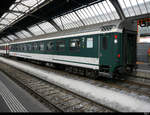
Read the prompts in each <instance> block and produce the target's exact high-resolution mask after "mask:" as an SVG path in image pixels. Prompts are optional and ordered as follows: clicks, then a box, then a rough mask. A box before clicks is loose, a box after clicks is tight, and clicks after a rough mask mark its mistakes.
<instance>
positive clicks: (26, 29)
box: [24, 28, 35, 36]
mask: <svg viewBox="0 0 150 115" xmlns="http://www.w3.org/2000/svg"><path fill="white" fill-rule="evenodd" d="M24 30H25V31H27V32H29V33H30V34H31V35H32V36H35V35H34V34H33V33H32V32H31V31H30V30H29V29H28V28H25V29H24Z"/></svg>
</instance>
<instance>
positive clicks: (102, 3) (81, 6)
mask: <svg viewBox="0 0 150 115" xmlns="http://www.w3.org/2000/svg"><path fill="white" fill-rule="evenodd" d="M0 2H2V3H0V5H2V6H1V9H0V10H1V12H0V17H1V18H0V39H1V41H0V42H1V43H3V42H11V41H14V40H17V39H24V38H30V37H33V36H39V35H42V34H47V33H53V32H59V31H64V30H69V29H72V28H80V27H83V26H87V25H93V24H98V23H103V22H109V21H112V20H127V19H129V20H134V19H140V18H147V17H148V16H149V15H150V0H1V1H0Z"/></svg>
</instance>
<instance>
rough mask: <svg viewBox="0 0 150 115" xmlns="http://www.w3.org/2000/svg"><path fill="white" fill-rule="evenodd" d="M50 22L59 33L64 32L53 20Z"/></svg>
mask: <svg viewBox="0 0 150 115" xmlns="http://www.w3.org/2000/svg"><path fill="white" fill-rule="evenodd" d="M48 22H49V23H50V24H52V25H53V26H54V27H55V28H56V30H57V31H62V29H61V28H60V27H59V26H58V25H57V24H56V23H55V22H54V21H53V20H50V21H48Z"/></svg>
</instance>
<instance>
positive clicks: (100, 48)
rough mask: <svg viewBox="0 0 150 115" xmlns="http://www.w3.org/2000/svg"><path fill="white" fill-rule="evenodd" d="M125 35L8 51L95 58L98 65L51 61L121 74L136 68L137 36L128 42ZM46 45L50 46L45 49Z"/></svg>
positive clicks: (50, 41) (83, 37) (16, 45)
mask: <svg viewBox="0 0 150 115" xmlns="http://www.w3.org/2000/svg"><path fill="white" fill-rule="evenodd" d="M132 35H134V34H132ZM126 36H128V33H126V34H123V33H122V32H111V33H102V34H91V35H81V36H74V37H63V38H61V37H60V38H57V39H48V40H47V39H43V40H36V41H28V42H25V43H13V44H11V49H10V52H22V53H24V54H26V53H28V54H44V55H54V56H55V55H59V56H72V57H82V58H83V57H84V58H86V57H87V58H97V59H98V61H99V62H98V63H97V64H92V63H90V62H80V61H71V60H66V59H54V61H57V63H59V62H60V64H61V63H63V62H68V63H72V64H86V65H93V66H98V68H97V69H98V70H97V71H99V72H106V73H109V74H111V75H112V74H113V73H114V72H115V71H116V70H118V69H119V71H121V72H124V71H125V68H126V67H127V66H128V65H132V66H135V63H136V61H135V60H136V52H135V51H136V49H135V48H136V37H135V35H134V39H135V40H131V39H126ZM35 44H37V47H34V46H35ZM48 44H51V45H49V46H48ZM71 45H72V46H71ZM24 46H26V48H25V47H24ZM58 46H59V47H58ZM22 47H23V48H22ZM24 58H26V57H24ZM28 58H29V56H28Z"/></svg>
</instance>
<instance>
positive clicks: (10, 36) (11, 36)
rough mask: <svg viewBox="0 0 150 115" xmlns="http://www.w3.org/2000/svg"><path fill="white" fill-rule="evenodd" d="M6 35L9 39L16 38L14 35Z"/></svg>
mask: <svg viewBox="0 0 150 115" xmlns="http://www.w3.org/2000/svg"><path fill="white" fill-rule="evenodd" d="M7 37H8V38H10V39H13V40H15V39H18V38H17V37H16V36H14V35H8V36H7Z"/></svg>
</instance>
